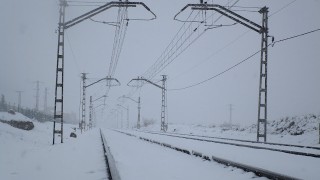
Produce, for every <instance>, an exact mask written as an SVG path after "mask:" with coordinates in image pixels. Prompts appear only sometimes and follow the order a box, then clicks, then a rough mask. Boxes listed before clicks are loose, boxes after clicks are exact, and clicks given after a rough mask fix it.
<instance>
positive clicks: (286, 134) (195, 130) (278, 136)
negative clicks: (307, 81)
mask: <svg viewBox="0 0 320 180" xmlns="http://www.w3.org/2000/svg"><path fill="white" fill-rule="evenodd" d="M319 123H320V115H313V114H309V115H304V116H294V117H285V118H281V119H278V120H273V121H269V122H268V126H267V141H268V142H274V143H283V144H296V145H304V146H316V147H320V144H319ZM141 130H147V131H160V124H153V125H150V126H147V127H142V128H141ZM167 132H170V133H182V134H194V135H202V136H213V137H223V138H233V139H244V140H251V141H256V139H257V134H256V133H257V130H256V124H253V125H251V126H246V127H239V126H233V127H232V128H230V129H227V128H226V127H225V126H223V127H221V126H218V125H211V126H203V125H190V124H169V126H168V131H167Z"/></svg>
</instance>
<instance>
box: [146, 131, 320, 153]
mask: <svg viewBox="0 0 320 180" xmlns="http://www.w3.org/2000/svg"><path fill="white" fill-rule="evenodd" d="M148 132H152V131H148ZM167 134H173V135H181V136H190V137H199V138H209V139H220V140H228V141H235V142H247V143H253V144H268V145H276V146H286V147H295V148H303V149H315V150H320V147H314V146H302V145H296V144H283V143H272V142H260V141H259V142H258V141H250V140H244V139H234V138H223V137H215V136H204V135H195V134H183V133H168V132H167Z"/></svg>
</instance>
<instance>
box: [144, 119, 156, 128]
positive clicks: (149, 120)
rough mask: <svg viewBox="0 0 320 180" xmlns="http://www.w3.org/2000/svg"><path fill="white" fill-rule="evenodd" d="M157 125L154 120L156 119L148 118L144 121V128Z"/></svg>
mask: <svg viewBox="0 0 320 180" xmlns="http://www.w3.org/2000/svg"><path fill="white" fill-rule="evenodd" d="M155 123H156V120H154V119H147V118H143V119H142V126H143V127H148V126H150V125H152V124H155Z"/></svg>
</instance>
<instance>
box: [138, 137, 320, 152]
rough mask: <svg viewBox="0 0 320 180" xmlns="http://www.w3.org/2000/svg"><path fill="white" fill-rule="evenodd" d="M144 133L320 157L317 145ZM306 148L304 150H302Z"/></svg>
mask: <svg viewBox="0 0 320 180" xmlns="http://www.w3.org/2000/svg"><path fill="white" fill-rule="evenodd" d="M139 132H142V133H149V134H156V135H162V136H169V137H175V138H183V139H190V140H195V141H203V142H211V143H218V144H225V145H232V146H239V147H246V148H252V149H261V150H268V151H276V152H282V153H287V154H293V155H299V156H308V157H314V158H320V151H319V153H314V151H317V152H318V150H319V148H317V147H313V148H311V147H310V146H307V147H309V148H308V149H313V152H312V153H311V152H305V150H306V149H305V148H307V147H304V146H301V147H299V146H295V145H293V146H289V145H288V146H285V147H293V148H296V150H289V149H285V148H283V146H284V144H281V145H280V144H277V143H268V144H267V143H266V144H267V145H270V146H278V147H277V148H273V147H267V146H265V144H263V143H254V144H255V145H250V144H248V143H252V141H246V140H243V141H238V142H230V141H232V139H227V138H225V139H224V140H226V141H221V140H223V139H220V140H219V141H217V140H213V139H209V138H208V137H205V138H204V137H201V138H200V137H196V136H193V137H190V136H186V135H180V134H173V133H170V134H169V133H160V132H151V131H139ZM297 148H299V149H300V151H297ZM302 150H304V151H302Z"/></svg>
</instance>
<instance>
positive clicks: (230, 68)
mask: <svg viewBox="0 0 320 180" xmlns="http://www.w3.org/2000/svg"><path fill="white" fill-rule="evenodd" d="M317 31H320V28H319V29H315V30H312V31H308V32H305V33H302V34H298V35H294V36H291V37H287V38H283V39H280V40H278V41H274V42H273V43H270V44H269V45H268V46H270V45H272V46H274V44H276V43H280V42H285V41H287V40H290V39H294V38H297V37H300V36H304V35H307V34H311V33H314V32H317ZM260 52H261V50H259V51H257V52H255V53H253V54H252V55H250V56H249V57H247V58H245V59H244V60H242V61H240V62H238V63H236V64H235V65H233V66H231V67H229V68H227V69H225V70H224V71H222V72H220V73H218V74H216V75H214V76H211V77H210V78H208V79H205V80H203V81H201V82H198V83H195V84H192V85H189V86H186V87H183V88H175V89H168V91H179V90H185V89H189V88H192V87H195V86H198V85H201V84H203V83H206V82H208V81H210V80H212V79H215V78H217V77H219V76H221V75H223V74H225V73H227V72H228V71H230V70H232V69H234V68H236V67H237V66H239V65H241V64H242V63H244V62H246V61H247V60H249V59H251V58H252V57H254V56H255V55H257V54H258V53H260Z"/></svg>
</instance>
